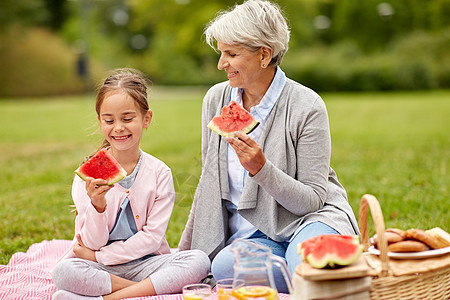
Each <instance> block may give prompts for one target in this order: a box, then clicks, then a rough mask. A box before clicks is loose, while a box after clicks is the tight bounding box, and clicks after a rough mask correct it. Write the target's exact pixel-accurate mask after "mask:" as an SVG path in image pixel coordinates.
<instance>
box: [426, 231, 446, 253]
mask: <svg viewBox="0 0 450 300" xmlns="http://www.w3.org/2000/svg"><path fill="white" fill-rule="evenodd" d="M425 232H426V233H428V234H429V235H431V236H432V237H434V238H435V239H436V240H437V241H438V242H439V244H440V245H439V248H445V247H450V234H449V233H448V232H447V231H445V230H443V229H442V228H440V227H435V228H431V229H428V230H425Z"/></svg>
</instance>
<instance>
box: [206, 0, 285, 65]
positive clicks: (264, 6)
mask: <svg viewBox="0 0 450 300" xmlns="http://www.w3.org/2000/svg"><path fill="white" fill-rule="evenodd" d="M289 35H290V31H289V27H288V25H287V22H286V19H285V18H284V16H283V14H282V12H281V9H280V7H279V6H278V5H277V4H274V3H272V2H269V1H262V0H248V1H245V2H244V3H243V4H240V5H235V6H234V7H233V8H231V9H230V10H227V11H221V12H219V13H218V15H217V16H216V17H215V19H214V20H212V21H211V22H210V23H209V24H208V26H207V27H206V29H205V37H206V42H207V43H208V45H210V46H211V47H212V48H213V49H216V46H215V45H214V41H216V42H217V41H219V42H221V43H224V44H229V45H235V44H239V45H242V46H244V47H246V48H248V49H249V50H251V51H257V50H259V49H260V48H261V47H267V48H269V49H271V50H272V51H273V54H272V60H271V61H270V63H269V66H277V65H280V64H281V61H282V60H283V56H284V54H285V53H286V51H287V50H288V47H289Z"/></svg>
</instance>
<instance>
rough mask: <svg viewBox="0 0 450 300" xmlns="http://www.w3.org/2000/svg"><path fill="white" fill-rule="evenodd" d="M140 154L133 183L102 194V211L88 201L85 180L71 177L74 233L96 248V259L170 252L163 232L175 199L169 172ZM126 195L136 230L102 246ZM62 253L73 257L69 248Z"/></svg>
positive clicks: (111, 262) (119, 260)
mask: <svg viewBox="0 0 450 300" xmlns="http://www.w3.org/2000/svg"><path fill="white" fill-rule="evenodd" d="M142 155H143V157H142V162H141V166H140V169H139V172H138V174H137V176H136V180H135V182H134V184H133V186H132V187H131V188H130V189H128V190H127V189H125V188H123V187H122V186H120V185H119V184H115V186H114V187H113V188H112V189H111V190H110V191H109V192H108V193H107V194H106V201H107V207H106V210H105V211H104V212H103V213H98V212H97V210H96V209H95V208H94V206H93V205H92V204H91V200H90V198H89V197H88V196H87V194H86V188H85V182H84V181H83V180H81V179H80V178H79V177H78V176H75V179H74V181H73V185H72V197H73V201H74V203H75V206H76V209H77V216H76V218H75V235H76V234H78V233H80V234H81V239H82V240H83V242H84V244H85V245H86V246H87V247H88V248H90V249H92V250H95V251H96V252H95V256H96V259H97V262H99V263H102V264H104V265H116V264H122V263H126V262H129V261H131V260H134V259H137V258H140V257H143V256H145V255H147V254H150V253H154V254H164V253H170V247H169V244H168V242H167V240H166V235H165V234H166V229H167V225H168V223H169V219H170V215H171V214H172V209H173V205H174V201H175V189H174V186H173V179H172V173H171V171H170V169H169V167H168V166H167V165H166V164H164V163H163V162H162V161H160V160H159V159H157V158H155V157H153V156H152V155H150V154H148V153H145V152H142ZM126 196H128V198H129V199H130V205H131V210H132V211H133V214H134V216H135V221H136V227H137V229H138V232H137V233H136V234H135V235H133V236H132V237H130V238H129V239H128V240H126V241H116V242H114V243H112V244H110V245H108V246H106V243H107V242H108V237H109V232H110V231H111V229H112V227H113V226H114V223H115V221H116V216H117V213H118V210H119V208H120V205H121V204H122V202H123V200H124V199H125V197H126ZM74 240H76V239H74ZM65 257H74V253H73V251H69V253H68V254H67V255H66V256H65Z"/></svg>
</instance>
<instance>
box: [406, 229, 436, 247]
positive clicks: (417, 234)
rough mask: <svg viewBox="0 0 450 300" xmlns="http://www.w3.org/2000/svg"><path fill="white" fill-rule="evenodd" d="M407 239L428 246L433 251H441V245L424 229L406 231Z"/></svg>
mask: <svg viewBox="0 0 450 300" xmlns="http://www.w3.org/2000/svg"><path fill="white" fill-rule="evenodd" d="M405 238H406V239H413V240H417V241H420V242H422V243H424V244H426V245H428V246H429V247H430V248H431V249H439V248H440V247H441V243H439V241H438V240H437V239H435V238H434V237H432V236H431V235H430V234H428V233H426V232H425V231H424V230H422V229H415V228H411V229H408V230H406V231H405Z"/></svg>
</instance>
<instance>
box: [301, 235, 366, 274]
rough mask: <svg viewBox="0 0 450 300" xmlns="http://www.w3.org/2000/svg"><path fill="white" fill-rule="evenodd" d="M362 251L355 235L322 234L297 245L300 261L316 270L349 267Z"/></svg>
mask: <svg viewBox="0 0 450 300" xmlns="http://www.w3.org/2000/svg"><path fill="white" fill-rule="evenodd" d="M362 251H363V246H362V245H361V244H360V242H359V237H358V236H356V235H339V234H323V235H320V236H318V237H317V236H316V237H312V238H310V239H308V240H306V241H304V242H302V243H301V244H299V245H298V252H299V253H300V254H301V255H302V256H303V257H302V259H303V260H306V261H307V262H309V264H310V265H311V266H313V267H315V268H318V269H322V268H325V267H327V266H328V267H331V268H334V267H336V266H347V265H350V264H352V263H354V262H355V261H356V260H357V259H358V258H359V257H360V255H361V253H362Z"/></svg>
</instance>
